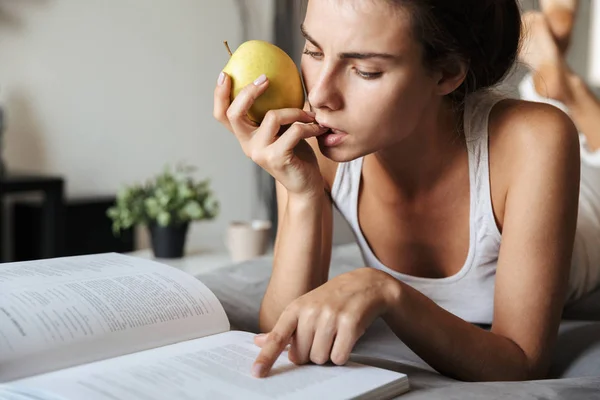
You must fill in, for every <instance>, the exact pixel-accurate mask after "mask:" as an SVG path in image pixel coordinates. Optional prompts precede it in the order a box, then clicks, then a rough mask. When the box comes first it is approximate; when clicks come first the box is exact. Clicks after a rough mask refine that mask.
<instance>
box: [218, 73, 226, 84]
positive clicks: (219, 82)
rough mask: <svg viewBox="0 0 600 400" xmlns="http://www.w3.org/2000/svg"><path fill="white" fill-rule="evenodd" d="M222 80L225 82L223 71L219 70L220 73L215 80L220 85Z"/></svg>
mask: <svg viewBox="0 0 600 400" xmlns="http://www.w3.org/2000/svg"><path fill="white" fill-rule="evenodd" d="M223 82H225V73H223V72H222V71H221V73H220V74H219V80H218V81H217V83H218V84H219V86H221V85H222V84H223Z"/></svg>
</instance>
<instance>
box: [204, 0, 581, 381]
mask: <svg viewBox="0 0 600 400" xmlns="http://www.w3.org/2000/svg"><path fill="white" fill-rule="evenodd" d="M302 32H303V34H304V36H305V37H306V45H305V49H304V54H303V57H302V73H303V78H304V83H305V86H306V90H307V93H308V102H307V107H305V110H299V109H282V110H272V111H270V112H269V113H268V115H267V116H266V118H265V119H264V121H263V122H262V123H261V124H260V126H257V125H255V124H253V123H251V122H250V121H249V119H248V118H247V116H246V114H247V110H248V109H249V107H250V106H251V105H252V103H253V101H254V99H256V98H257V97H258V96H260V95H261V93H263V92H264V91H265V90H266V89H267V87H268V84H269V83H268V79H267V78H266V77H265V76H260V77H258V78H257V80H256V81H255V83H254V84H253V85H249V86H248V87H247V88H245V89H244V91H243V92H242V93H241V94H240V95H238V96H237V97H236V99H235V100H234V101H233V102H232V103H230V101H229V93H230V88H231V81H230V79H229V77H227V76H226V75H225V74H221V75H220V76H219V80H218V84H217V87H216V89H215V100H214V101H215V104H214V115H215V118H217V119H218V120H219V121H221V122H222V123H223V124H224V125H225V126H226V127H227V128H228V129H229V130H231V131H232V132H233V133H234V134H235V135H236V137H237V139H238V140H239V142H240V144H241V146H242V148H243V150H244V152H245V154H246V155H248V156H249V157H251V158H252V160H254V161H255V162H256V163H257V164H259V165H260V166H262V167H263V168H264V169H265V170H266V171H268V172H269V173H270V174H271V175H272V176H273V177H274V178H275V180H276V181H277V200H278V209H279V221H280V222H279V228H278V232H277V239H276V243H275V255H274V263H273V271H272V275H271V279H270V282H269V285H268V288H267V291H266V293H265V296H264V299H263V302H262V304H261V310H260V324H261V330H262V331H263V332H266V334H265V335H262V336H258V337H257V338H256V343H257V344H258V345H259V346H261V347H262V350H261V353H260V355H259V356H258V358H257V360H256V362H255V364H254V366H253V373H254V374H255V375H256V376H265V375H266V374H267V373H268V372H269V370H270V368H271V367H272V364H273V362H274V360H275V359H276V357H277V356H278V355H279V354H280V353H281V352H282V351H283V350H284V349H285V348H286V346H287V345H288V344H290V343H291V346H290V349H289V357H290V359H291V360H292V361H294V362H295V363H299V364H301V363H307V362H314V363H319V364H321V363H325V362H327V361H329V360H331V361H332V362H334V363H336V364H343V363H345V362H346V361H347V360H348V357H349V354H350V352H351V351H352V349H353V346H354V345H355V343H356V341H357V340H358V339H359V338H360V337H361V335H362V334H363V333H364V332H365V330H366V329H367V327H369V326H370V325H371V323H372V322H373V321H374V320H375V319H377V318H382V319H383V320H384V321H385V322H386V323H387V325H388V326H389V327H390V328H391V329H392V330H393V332H394V333H395V334H396V336H397V337H398V338H400V339H401V340H402V341H403V342H404V343H406V344H407V345H408V346H409V347H410V348H411V349H412V350H414V352H415V353H416V354H418V355H419V356H420V357H421V358H422V359H423V360H425V361H426V362H427V363H429V364H430V365H431V366H432V367H433V368H435V369H437V370H438V371H440V372H441V373H444V374H447V375H450V376H453V377H456V378H458V379H463V380H523V379H532V378H540V377H543V376H544V375H545V373H546V371H547V368H548V365H549V360H550V356H551V354H552V346H553V343H554V341H555V338H556V335H557V327H558V324H559V321H560V318H561V311H562V308H563V305H564V301H565V299H566V298H567V296H569V295H570V294H571V293H574V291H576V290H577V289H578V288H573V287H572V285H571V284H569V273H570V270H571V268H570V265H571V257H572V253H573V243H574V236H575V231H576V221H577V214H578V194H579V182H580V179H579V172H580V158H579V141H578V136H577V130H576V128H575V126H574V125H573V123H572V122H571V120H570V119H569V118H568V116H567V115H565V114H564V113H563V112H561V111H560V110H558V109H557V108H555V107H552V106H550V105H546V104H539V103H532V102H525V101H520V100H511V99H503V98H502V97H501V96H499V95H497V94H496V93H495V92H494V91H493V90H491V88H492V87H493V86H494V85H495V84H497V83H498V82H500V81H501V80H502V78H503V77H504V76H505V75H506V73H507V72H508V71H509V70H510V68H511V66H512V65H513V62H514V60H515V58H516V56H517V52H518V44H519V39H520V34H521V16H520V11H519V8H518V4H517V0H461V1H448V0H395V1H394V0H351V1H350V0H346V1H340V0H310V1H309V3H308V8H307V13H306V17H305V20H304V22H303V24H302ZM333 206H335V207H337V209H339V210H340V211H341V213H342V214H343V215H344V216H345V218H346V219H347V220H348V222H349V224H350V226H351V227H352V228H353V230H354V233H355V235H356V238H357V241H358V244H359V245H360V248H361V251H362V254H363V256H364V261H365V267H364V268H358V269H356V270H353V271H351V272H348V273H345V274H342V275H339V276H337V277H335V278H333V279H331V280H328V272H329V263H330V256H331V246H332V245H331V243H332V207H333ZM576 267H577V266H574V268H576ZM477 324H491V329H490V330H486V329H482V328H480V327H479V326H478V325H477Z"/></svg>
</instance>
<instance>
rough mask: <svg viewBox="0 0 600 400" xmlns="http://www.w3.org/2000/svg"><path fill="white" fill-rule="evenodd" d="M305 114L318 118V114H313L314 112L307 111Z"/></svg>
mask: <svg viewBox="0 0 600 400" xmlns="http://www.w3.org/2000/svg"><path fill="white" fill-rule="evenodd" d="M305 113H307V114H308V115H310V116H311V117H313V118H314V117H316V116H317V113H315V112H312V111H305Z"/></svg>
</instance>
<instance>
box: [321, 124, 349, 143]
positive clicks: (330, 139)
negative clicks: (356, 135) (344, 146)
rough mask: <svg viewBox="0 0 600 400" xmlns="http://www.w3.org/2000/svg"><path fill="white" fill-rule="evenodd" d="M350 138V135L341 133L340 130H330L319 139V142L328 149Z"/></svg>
mask: <svg viewBox="0 0 600 400" xmlns="http://www.w3.org/2000/svg"><path fill="white" fill-rule="evenodd" d="M347 136H348V134H347V133H346V132H344V131H340V130H338V129H331V128H330V129H329V130H328V131H326V132H325V133H323V134H322V135H319V136H318V137H317V140H318V141H319V143H320V144H322V145H324V146H326V147H335V146H337V145H339V144H341V143H342V142H343V141H344V139H345V138H346V137H347Z"/></svg>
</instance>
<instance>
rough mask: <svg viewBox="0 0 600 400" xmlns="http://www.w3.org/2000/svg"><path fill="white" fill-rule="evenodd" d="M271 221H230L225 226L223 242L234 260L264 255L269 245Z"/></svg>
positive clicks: (239, 260) (244, 259)
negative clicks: (225, 232) (225, 233)
mask: <svg viewBox="0 0 600 400" xmlns="http://www.w3.org/2000/svg"><path fill="white" fill-rule="evenodd" d="M270 234H271V221H268V220H253V221H232V222H231V223H230V224H229V226H228V227H227V235H226V238H225V244H226V245H227V248H228V250H229V254H230V255H231V259H232V261H234V262H241V261H246V260H250V259H252V258H256V257H259V256H262V255H264V254H265V253H266V252H267V250H268V247H269V239H270V236H271V235H270Z"/></svg>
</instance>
